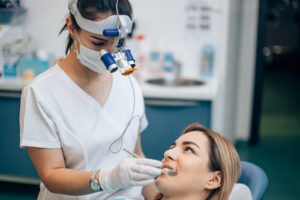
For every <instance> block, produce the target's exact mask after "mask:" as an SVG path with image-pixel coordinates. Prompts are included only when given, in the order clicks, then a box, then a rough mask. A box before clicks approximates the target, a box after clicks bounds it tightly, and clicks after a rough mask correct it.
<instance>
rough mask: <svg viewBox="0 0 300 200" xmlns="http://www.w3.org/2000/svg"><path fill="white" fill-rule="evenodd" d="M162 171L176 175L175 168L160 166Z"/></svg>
mask: <svg viewBox="0 0 300 200" xmlns="http://www.w3.org/2000/svg"><path fill="white" fill-rule="evenodd" d="M162 171H163V172H165V173H167V174H168V175H170V176H175V175H177V170H176V169H169V168H162Z"/></svg>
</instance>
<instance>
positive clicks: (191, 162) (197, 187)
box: [155, 131, 212, 196]
mask: <svg viewBox="0 0 300 200" xmlns="http://www.w3.org/2000/svg"><path fill="white" fill-rule="evenodd" d="M209 151H210V146H209V140H208V138H207V136H206V135H205V134H204V133H202V132H199V131H193V132H189V133H186V134H184V135H182V136H181V137H180V138H178V139H177V140H176V141H175V142H174V143H173V144H172V145H171V146H170V149H169V150H167V151H166V152H165V154H164V159H163V160H162V163H163V168H171V169H176V170H177V172H178V174H177V175H175V176H170V175H167V174H166V173H163V174H161V175H160V176H159V177H158V178H157V179H156V181H155V184H156V187H157V188H158V189H159V190H160V192H161V193H163V194H164V195H165V196H169V195H171V196H175V195H176V196H178V195H185V194H186V195H187V194H188V195H190V194H193V193H199V192H201V191H203V190H205V189H206V184H207V182H208V180H209V176H210V175H211V173H212V172H211V171H210V170H209V167H208V163H209Z"/></svg>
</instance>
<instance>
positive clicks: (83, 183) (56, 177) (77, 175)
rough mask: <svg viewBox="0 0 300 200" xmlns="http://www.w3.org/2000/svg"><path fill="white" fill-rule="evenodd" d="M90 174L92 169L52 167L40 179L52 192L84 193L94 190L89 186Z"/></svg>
mask: <svg viewBox="0 0 300 200" xmlns="http://www.w3.org/2000/svg"><path fill="white" fill-rule="evenodd" d="M92 174H93V172H92V171H91V172H88V171H78V170H72V169H66V168H61V169H53V170H51V171H49V172H48V173H47V174H46V175H44V177H43V178H42V181H43V183H44V184H45V186H46V187H47V189H48V190H49V191H50V192H52V193H60V194H67V195H84V194H90V193H93V192H94V191H92V190H91V189H90V186H89V182H90V179H91V176H92Z"/></svg>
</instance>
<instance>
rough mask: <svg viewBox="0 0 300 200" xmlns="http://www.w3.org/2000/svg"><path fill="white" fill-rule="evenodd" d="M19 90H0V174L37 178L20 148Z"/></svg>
mask: <svg viewBox="0 0 300 200" xmlns="http://www.w3.org/2000/svg"><path fill="white" fill-rule="evenodd" d="M19 110H20V92H13V93H12V92H5V91H0V137H1V138H0V147H1V151H0V160H1V161H2V162H1V165H0V174H1V175H8V176H11V175H12V176H17V177H24V178H38V175H37V173H36V170H35V168H34V166H33V164H32V162H31V160H30V158H29V156H28V154H27V151H26V150H25V149H20V147H19V145H20V127H19Z"/></svg>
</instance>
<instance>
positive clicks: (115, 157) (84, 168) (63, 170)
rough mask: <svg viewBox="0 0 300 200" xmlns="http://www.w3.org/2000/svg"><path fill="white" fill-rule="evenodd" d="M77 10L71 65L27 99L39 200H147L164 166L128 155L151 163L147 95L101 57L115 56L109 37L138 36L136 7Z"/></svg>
mask: <svg viewBox="0 0 300 200" xmlns="http://www.w3.org/2000/svg"><path fill="white" fill-rule="evenodd" d="M69 10H70V16H68V17H67V19H66V24H65V27H64V28H63V29H62V31H64V30H68V32H69V38H68V43H67V49H66V54H67V56H66V58H65V59H64V60H62V61H61V62H60V63H58V64H56V65H55V66H53V67H51V68H50V69H49V70H47V71H45V72H44V73H42V74H41V75H39V76H38V77H36V78H35V79H34V80H33V81H32V82H31V83H30V84H29V85H28V86H26V87H25V88H24V89H23V91H22V98H21V110H20V147H21V148H26V149H27V151H28V154H29V156H30V158H31V160H32V162H33V164H34V166H35V168H36V170H37V172H38V174H39V176H40V178H41V180H42V182H41V185H40V192H39V196H38V199H39V200H50V199H51V200H53V199H56V200H63V199H68V200H70V199H76V200H78V199H79V200H81V199H114V198H117V197H121V196H122V197H123V196H125V197H126V198H127V199H144V197H143V196H142V186H145V185H148V191H149V189H150V190H151V185H152V184H151V183H153V182H154V177H155V176H157V175H159V174H160V173H161V169H160V167H161V162H160V161H156V160H151V159H146V158H133V157H131V155H130V154H128V153H127V152H125V151H123V150H122V149H123V148H126V149H129V150H130V151H134V152H135V153H136V154H138V155H140V156H141V157H144V155H143V151H142V148H141V142H140V134H139V133H141V132H142V131H143V130H144V129H145V128H146V127H147V124H148V123H147V119H146V116H145V109H144V107H145V106H144V102H143V96H142V92H141V89H140V87H139V85H138V83H137V82H136V80H135V79H134V78H133V77H131V76H130V75H129V76H123V75H122V74H121V72H120V70H117V71H116V72H114V73H111V72H110V71H108V70H107V69H108V67H106V66H105V65H104V63H103V62H102V61H101V60H100V57H101V55H100V52H101V50H103V49H104V50H106V52H109V53H112V54H113V53H114V48H115V45H116V43H115V41H116V40H115V39H116V38H115V37H108V36H104V35H103V34H102V33H103V30H104V29H118V28H119V25H120V24H119V22H120V19H122V20H121V21H123V22H124V24H125V25H126V27H125V28H126V29H127V30H129V31H130V30H131V25H132V21H131V12H132V10H131V5H130V3H129V2H128V0H70V2H69ZM114 58H116V57H114ZM149 184H151V185H149ZM145 191H147V187H144V192H145Z"/></svg>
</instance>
